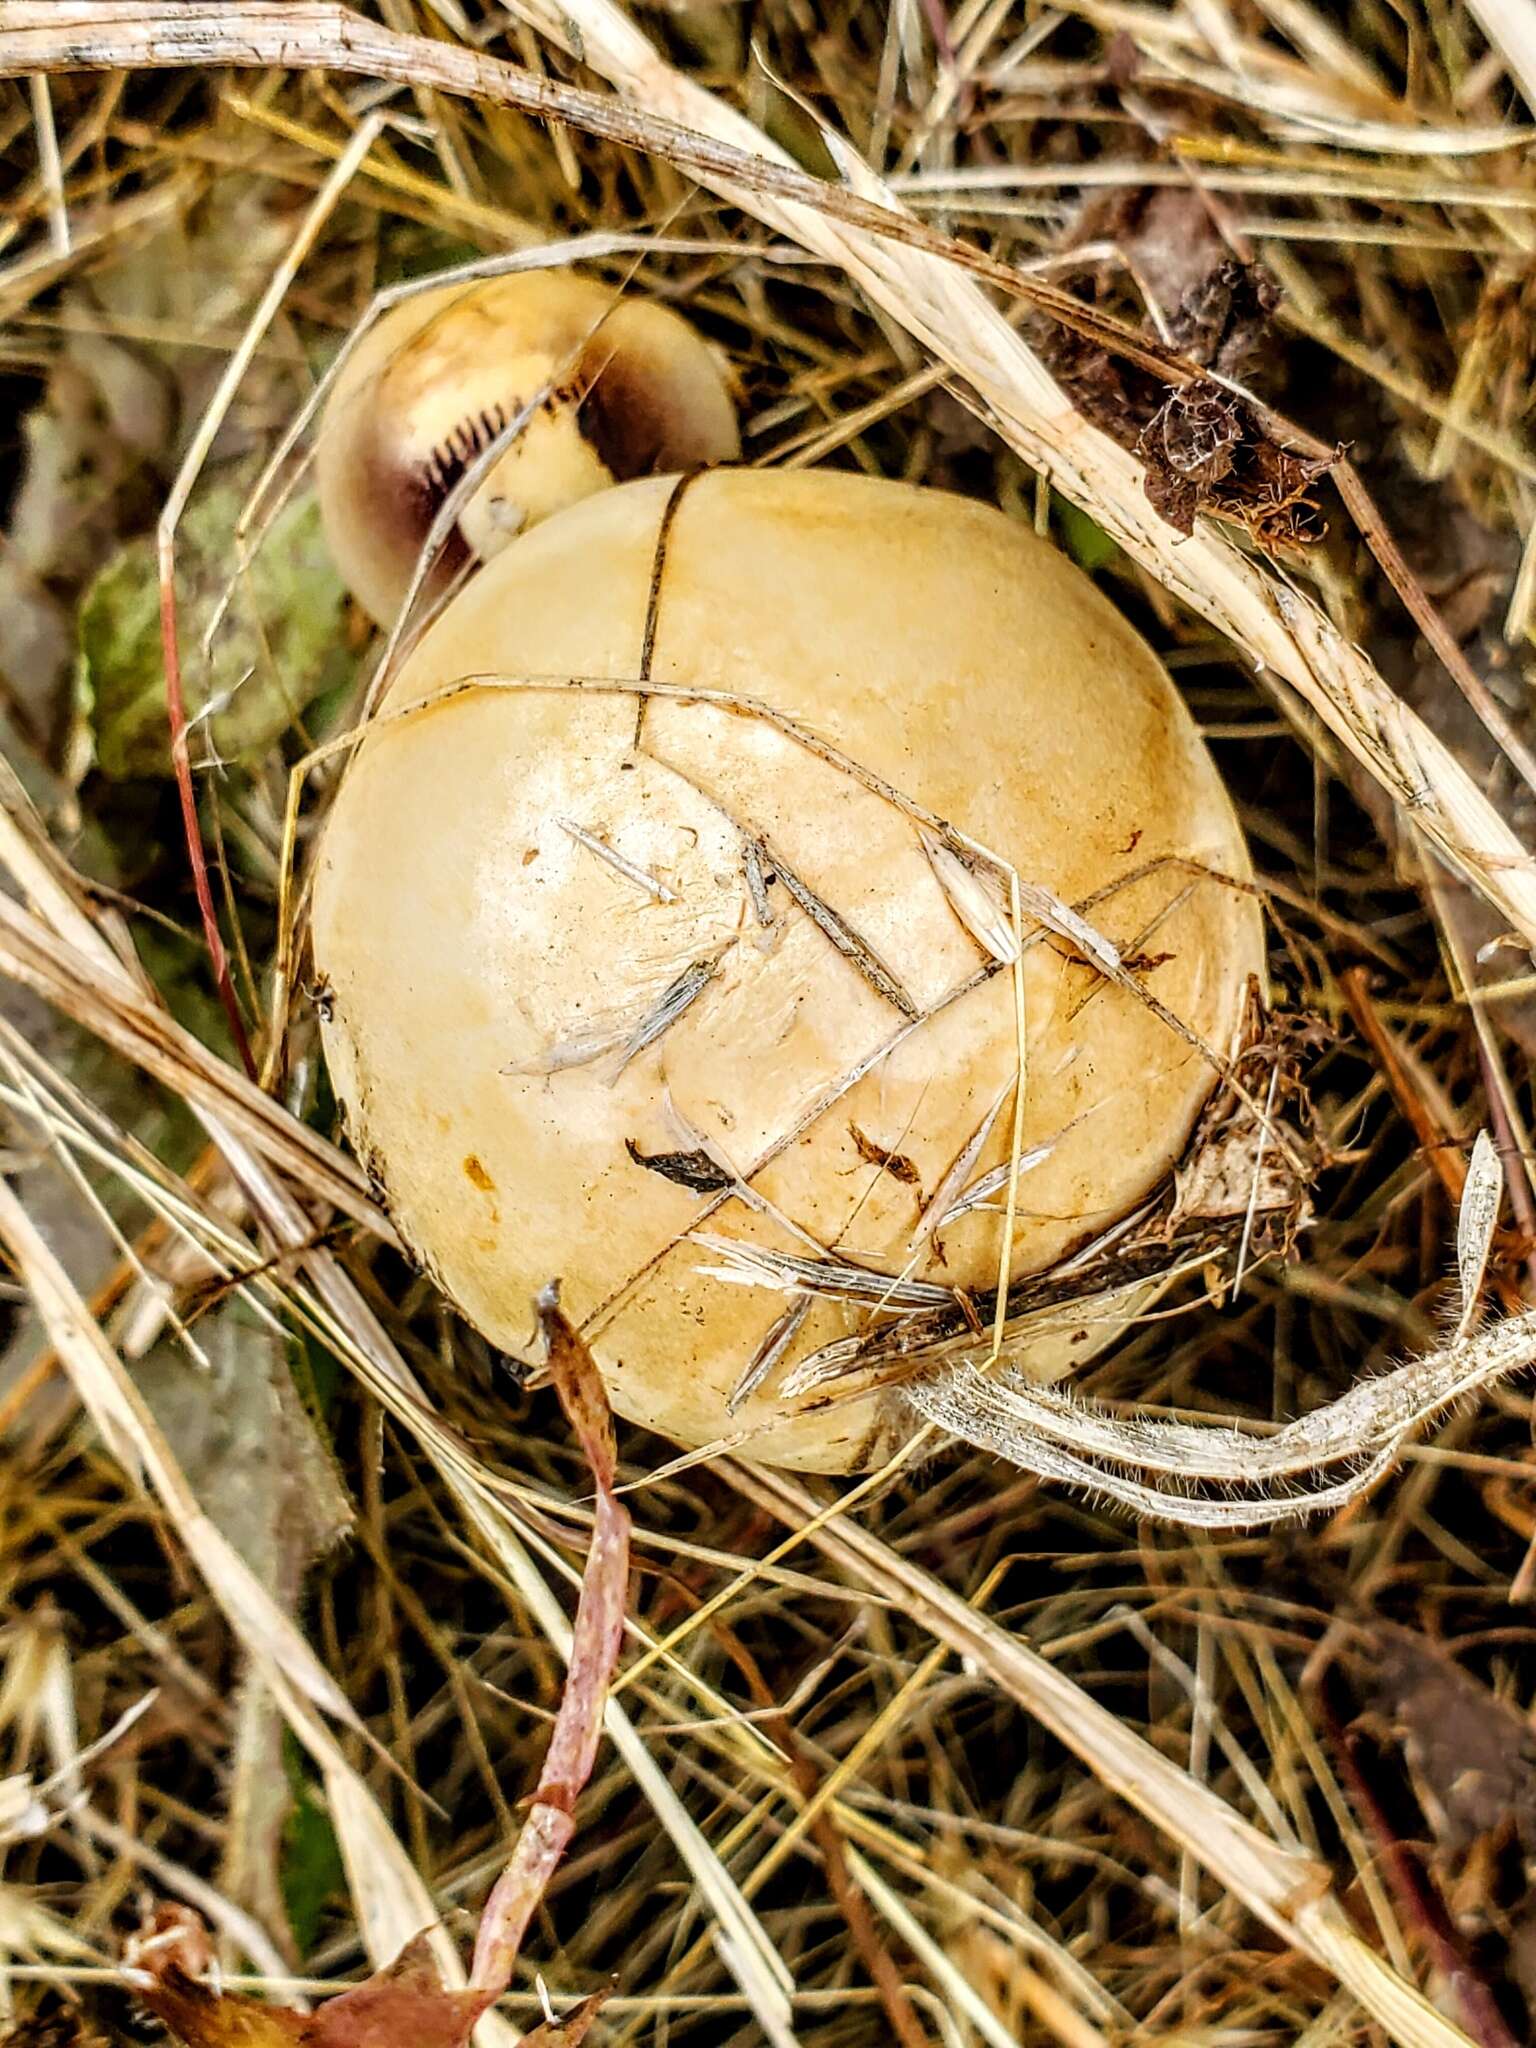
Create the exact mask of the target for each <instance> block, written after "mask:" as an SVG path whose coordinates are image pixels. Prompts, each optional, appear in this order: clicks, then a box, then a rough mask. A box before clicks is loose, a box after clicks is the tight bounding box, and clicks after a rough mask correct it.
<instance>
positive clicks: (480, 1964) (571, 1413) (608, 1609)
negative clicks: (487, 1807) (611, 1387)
mask: <svg viewBox="0 0 1536 2048" xmlns="http://www.w3.org/2000/svg"><path fill="white" fill-rule="evenodd" d="M538 1313H539V1327H540V1330H541V1331H542V1333H543V1337H544V1346H545V1351H546V1353H547V1355H548V1359H549V1370H550V1377H551V1379H552V1380H553V1381H554V1384H555V1391H556V1393H557V1394H558V1395H559V1396H560V1405H561V1407H562V1408H563V1409H564V1410H565V1412H566V1415H567V1417H568V1418H569V1420H570V1423H571V1427H572V1428H573V1429H574V1430H575V1432H576V1436H577V1439H578V1441H579V1442H580V1444H581V1448H582V1452H583V1454H584V1455H585V1457H586V1460H587V1463H588V1465H589V1466H590V1467H591V1469H592V1476H593V1478H594V1479H595V1480H596V1482H597V1510H596V1515H595V1517H594V1521H593V1526H592V1544H591V1548H590V1549H589V1550H588V1552H587V1563H586V1569H585V1571H584V1572H583V1573H582V1580H581V1598H580V1599H579V1600H578V1602H577V1603H576V1621H575V1626H574V1628H573V1631H572V1637H571V1658H570V1668H569V1670H568V1671H567V1672H566V1678H565V1687H564V1690H563V1691H562V1693H561V1695H560V1710H559V1712H558V1713H557V1714H556V1716H555V1731H554V1734H553V1735H552V1736H551V1737H550V1741H549V1748H548V1750H547V1751H546V1752H545V1757H544V1768H543V1769H542V1770H541V1771H540V1773H539V1783H538V1788H537V1790H536V1791H535V1793H534V1795H533V1799H532V1801H531V1803H530V1807H529V1812H528V1818H527V1820H526V1821H525V1822H524V1823H523V1831H522V1833H521V1834H520V1835H519V1836H518V1838H517V1843H516V1846H515V1847H514V1849H513V1851H512V1854H511V1856H510V1858H509V1859H508V1862H507V1867H506V1869H505V1870H503V1872H502V1873H501V1876H500V1877H499V1878H497V1880H496V1883H495V1884H494V1886H493V1887H492V1889H491V1895H490V1897H489V1898H488V1899H487V1900H486V1903H485V1911H484V1912H483V1913H482V1914H481V1916H480V1931H479V1934H478V1935H477V1936H476V1938H475V1955H474V1962H473V1964H472V1965H471V1968H470V1977H469V1981H470V1984H471V1986H472V1987H473V1988H474V1989H475V1990H477V1991H480V1992H483V1993H485V1994H486V1995H487V1997H493V1998H494V1997H500V1995H501V1993H502V1992H503V1991H505V1990H506V1988H507V1985H508V1984H509V1983H510V1982H511V1978H512V1968H513V1965H514V1964H515V1963H516V1961H517V1953H518V1950H519V1949H520V1948H521V1946H522V1941H523V1936H524V1935H525V1934H526V1933H527V1931H528V1923H529V1921H530V1920H531V1919H532V1918H533V1915H534V1912H535V1910H536V1908H537V1906H538V1904H539V1901H540V1900H541V1899H542V1898H543V1896H544V1892H545V1888H546V1887H547V1885H548V1883H549V1880H550V1878H551V1877H552V1876H553V1874H554V1871H555V1868H556V1866H557V1865H558V1863H559V1861H560V1859H561V1857H562V1856H563V1855H564V1854H565V1850H566V1845H567V1844H568V1843H569V1841H570V1839H571V1836H572V1835H573V1834H574V1832H575V1829H576V1813H575V1809H576V1797H577V1794H578V1793H579V1792H580V1791H581V1788H582V1787H583V1785H585V1784H586V1782H587V1780H588V1778H589V1777H590V1776H591V1775H592V1766H593V1764H594V1763H595V1762H596V1760H597V1747H598V1743H599V1742H600V1741H601V1739H602V1733H603V1708H604V1705H605V1703H606V1701H607V1698H608V1687H609V1684H610V1682H611V1680H612V1678H613V1674H614V1671H615V1669H616V1668H617V1665H618V1661H619V1651H620V1648H621V1646H622V1644H623V1640H624V1602H625V1595H626V1592H627V1588H628V1583H629V1526H630V1525H629V1512H628V1510H627V1509H626V1508H625V1507H624V1506H623V1505H622V1504H621V1502H620V1501H619V1499H618V1497H617V1495H616V1494H615V1492H614V1482H615V1478H616V1476H617V1458H616V1455H615V1450H614V1441H613V1417H612V1415H611V1414H610V1413H609V1409H608V1397H607V1394H606V1393H605V1392H604V1389H603V1383H602V1381H601V1379H600V1378H599V1377H598V1371H597V1367H596V1365H595V1364H594V1362H593V1359H592V1354H591V1352H590V1351H588V1349H587V1347H586V1345H585V1344H584V1343H583V1342H582V1340H581V1338H580V1336H579V1335H578V1334H577V1332H576V1330H575V1328H574V1327H573V1325H572V1324H570V1323H569V1322H567V1320H566V1318H565V1317H564V1315H562V1314H561V1311H560V1306H559V1294H558V1291H557V1289H556V1287H554V1286H553V1285H551V1286H549V1287H546V1288H545V1290H544V1292H543V1293H542V1294H541V1295H540V1296H539V1299H538Z"/></svg>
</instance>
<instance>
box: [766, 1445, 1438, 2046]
mask: <svg viewBox="0 0 1536 2048" xmlns="http://www.w3.org/2000/svg"><path fill="white" fill-rule="evenodd" d="M727 1462H728V1463H729V1469H730V1472H731V1476H732V1478H733V1480H734V1482H735V1484H736V1485H737V1486H738V1487H739V1488H740V1489H741V1491H742V1492H743V1493H744V1494H746V1495H747V1497H748V1498H749V1499H752V1500H755V1501H757V1502H759V1503H760V1504H761V1505H762V1506H764V1507H766V1508H768V1509H769V1510H770V1511H771V1512H772V1513H773V1514H774V1515H776V1516H777V1517H778V1519H779V1520H780V1521H782V1522H783V1523H785V1524H786V1526H788V1527H789V1528H792V1529H803V1530H804V1531H805V1532H806V1536H807V1539H808V1540H809V1541H810V1542H812V1543H814V1544H815V1545H816V1547H817V1548H818V1549H819V1550H820V1551H822V1552H823V1554H824V1555H825V1556H827V1557H829V1558H831V1559H832V1560H833V1562H834V1563H836V1564H837V1565H838V1566H839V1567H840V1568H841V1569H842V1570H844V1571H846V1572H848V1573H849V1574H851V1575H852V1576H853V1577H854V1578H855V1579H856V1580H858V1581H859V1582H860V1583H862V1584H864V1585H866V1586H868V1587H869V1588H870V1590H871V1591H873V1592H877V1593H880V1594H882V1595H883V1596H884V1597H886V1598H887V1599H889V1600H891V1601H892V1602H893V1604H895V1605H896V1606H897V1607H898V1608H899V1609H900V1610H901V1611H902V1612H904V1613H906V1614H909V1615H911V1616H912V1617H913V1619H914V1620H916V1621H917V1622H918V1624H919V1625H920V1626H921V1627H923V1628H925V1629H926V1630H927V1631H928V1632H929V1634H930V1635H932V1636H933V1637H934V1638H935V1640H937V1641H939V1642H943V1643H947V1644H948V1645H949V1646H950V1648H951V1649H952V1650H954V1652H955V1653H956V1655H957V1656H960V1657H962V1658H965V1659H967V1660H969V1662H970V1664H971V1666H972V1667H973V1668H974V1669H976V1670H978V1671H980V1672H982V1673H984V1674H985V1675H986V1676H987V1677H989V1678H990V1679H991V1680H992V1682H993V1683H994V1684H995V1685H997V1686H998V1687H999V1688H1000V1689H1001V1690H1002V1691H1003V1692H1005V1693H1007V1694H1008V1695H1009V1697H1010V1698H1012V1699H1014V1700H1017V1701H1018V1703H1019V1705H1020V1706H1022V1707H1023V1708H1024V1709H1025V1711H1026V1712H1028V1713H1030V1714H1033V1715H1034V1716H1035V1718H1036V1719H1037V1720H1038V1721H1040V1722H1041V1723H1042V1724H1043V1725H1044V1726H1045V1727H1047V1728H1049V1729H1050V1730H1051V1732H1052V1734H1054V1735H1055V1736H1056V1738H1057V1740H1058V1741H1060V1742H1061V1743H1063V1744H1064V1745H1065V1747H1066V1748H1067V1749H1069V1750H1070V1751H1071V1752H1072V1753H1073V1755H1074V1756H1078V1757H1081V1759H1082V1760H1083V1762H1084V1763H1085V1764H1086V1765H1087V1766H1088V1768H1089V1769H1090V1770H1091V1771H1092V1772H1093V1773H1094V1775H1095V1776H1096V1777H1097V1778H1098V1779H1099V1780H1100V1781H1101V1782H1102V1783H1103V1784H1105V1785H1107V1786H1108V1787H1109V1788H1110V1790H1111V1791H1113V1792H1115V1793H1116V1794H1118V1796H1119V1797H1121V1798H1123V1799H1124V1800H1125V1801H1126V1802H1127V1804H1128V1805H1130V1806H1133V1807H1134V1808H1135V1809H1136V1811H1137V1812H1138V1813H1141V1814H1143V1815H1145V1817H1146V1818H1147V1819H1148V1820H1149V1821H1151V1822H1152V1824H1153V1826H1154V1827H1157V1828H1160V1829H1161V1830H1162V1831H1163V1833H1164V1834H1166V1835H1167V1836H1168V1837H1169V1838H1170V1839H1171V1840H1172V1841H1174V1842H1176V1843H1178V1844H1179V1845H1180V1846H1181V1847H1182V1848H1184V1849H1185V1850H1187V1851H1188V1853H1189V1854H1190V1855H1191V1856H1193V1857H1194V1858H1195V1860H1196V1861H1197V1862H1199V1863H1201V1864H1202V1865H1203V1866H1204V1867H1205V1868H1206V1869H1207V1870H1209V1871H1210V1872H1211V1873H1212V1875H1213V1876H1214V1877H1216V1878H1217V1879H1218V1880H1219V1881H1220V1882H1221V1883H1223V1884H1224V1885H1225V1886H1226V1887H1227V1889H1228V1890H1229V1891H1230V1892H1232V1893H1233V1895H1234V1896H1235V1897H1237V1898H1238V1899H1240V1900H1241V1901H1242V1902H1243V1903H1244V1905H1246V1906H1247V1907H1248V1909H1249V1911H1250V1912H1252V1913H1253V1914H1254V1915H1255V1916H1256V1917H1257V1918H1258V1919H1260V1920H1261V1921H1263V1923H1264V1925H1265V1926H1266V1927H1268V1928H1270V1929H1271V1930H1272V1931H1273V1932H1274V1933H1275V1934H1277V1935H1278V1936H1279V1937H1280V1939H1281V1940H1282V1941H1285V1942H1287V1943H1288V1944H1290V1945H1291V1946H1292V1947H1294V1948H1297V1949H1299V1950H1301V1952H1302V1953H1303V1954H1305V1955H1308V1956H1310V1957H1311V1958H1312V1959H1313V1960H1314V1961H1315V1962H1318V1963H1321V1964H1322V1966H1323V1967H1324V1968H1325V1969H1328V1970H1331V1971H1332V1972H1333V1974H1334V1975H1335V1976H1336V1977H1338V1978H1339V1980H1340V1981H1341V1982H1343V1983H1345V1984H1347V1985H1348V1986H1349V1988H1350V1989H1351V1990H1352V1991H1353V1992H1354V1994H1355V1996H1356V1997H1357V1998H1358V1999H1359V2000H1360V2002H1361V2003H1362V2005H1364V2006H1365V2008H1366V2010H1367V2011H1368V2012H1369V2013H1370V2014H1371V2016H1372V2017H1373V2018H1374V2019H1375V2020H1376V2021H1377V2022H1378V2023H1379V2024H1380V2025H1381V2026H1382V2027H1384V2028H1385V2029H1386V2031H1387V2033H1388V2034H1389V2035H1390V2036H1391V2038H1392V2039H1393V2040H1394V2041H1396V2042H1397V2043H1398V2044H1399V2048H1469V2044H1468V2042H1467V2037H1466V2035H1465V2034H1463V2033H1462V2032H1461V2030H1460V2028H1458V2027H1455V2026H1453V2025H1452V2024H1451V2022H1450V2021H1449V2020H1447V2019H1445V2018H1444V2017H1443V2015H1442V2014H1440V2013H1438V2012H1437V2011H1436V2010H1435V2008H1434V2007H1433V2006H1432V2005H1431V2004H1430V2003H1429V2001H1428V2000H1427V1999H1425V1998H1424V1997H1422V1996H1421V1995H1420V1993H1419V1992H1417V1991H1416V1990H1415V1989H1414V1988H1413V1987H1412V1986H1411V1985H1409V1984H1406V1983H1404V1981H1403V1980H1402V1978H1400V1977H1399V1976H1397V1974H1396V1973H1395V1972H1394V1971H1393V1970H1392V1969H1391V1968H1390V1967H1389V1966H1388V1965H1387V1964H1386V1963H1384V1962H1383V1961H1382V1960H1381V1958H1380V1957H1379V1956H1377V1955H1376V1954H1375V1953H1374V1951H1373V1950H1371V1949H1370V1948H1369V1947H1367V1945H1366V1943H1365V1942H1364V1941H1363V1940H1362V1939H1361V1938H1360V1936H1359V1935H1358V1934H1356V1932H1355V1930H1354V1928H1353V1927H1352V1926H1351V1925H1350V1923H1349V1920H1348V1918H1347V1916H1346V1914H1345V1912H1344V1909H1343V1907H1342V1906H1341V1905H1340V1903H1339V1901H1338V1899H1337V1897H1336V1896H1335V1894H1334V1891H1333V1888H1332V1881H1331V1877H1330V1873H1329V1871H1328V1868H1327V1866H1326V1865H1325V1864H1324V1863H1322V1862H1320V1861H1319V1860H1318V1859H1317V1858H1316V1857H1313V1856H1311V1855H1309V1854H1307V1853H1306V1852H1305V1851H1303V1850H1299V1849H1292V1848H1287V1847H1285V1846H1284V1845H1282V1844H1281V1843H1279V1842H1275V1841H1273V1840H1271V1839H1270V1837H1269V1836H1267V1835H1265V1834H1263V1833H1262V1832H1261V1831H1260V1830H1259V1829H1258V1828H1256V1827H1255V1826H1254V1825H1253V1823H1252V1822H1251V1821H1248V1820H1245V1819H1244V1818H1243V1816H1242V1815H1241V1814H1240V1813H1238V1812H1237V1811H1236V1810H1235V1809H1234V1808H1232V1807H1231V1806H1229V1805H1228V1804H1227V1802H1226V1801H1225V1800H1224V1799H1222V1798H1221V1797H1220V1795H1219V1794H1217V1793H1215V1792H1213V1791H1212V1790H1211V1789H1210V1787H1209V1786H1207V1785H1205V1784H1203V1783H1201V1782H1200V1781H1199V1780H1198V1779H1195V1778H1192V1777H1191V1776H1190V1775H1189V1774H1188V1772H1186V1771H1183V1770H1181V1769H1180V1768H1179V1766H1178V1765H1177V1764H1174V1763H1171V1762H1170V1761H1169V1760H1168V1758H1167V1757H1165V1756H1164V1755H1163V1754H1162V1753H1161V1751H1160V1750H1158V1749H1156V1748H1154V1747H1153V1745H1152V1744H1151V1743H1150V1742H1147V1741H1146V1740H1145V1739H1144V1738H1143V1737H1142V1736H1139V1735H1137V1734H1135V1733H1133V1732H1132V1730H1130V1729H1129V1728H1127V1727H1126V1726H1125V1725H1124V1724H1123V1723H1122V1722H1121V1721H1120V1720H1119V1719H1118V1718H1117V1717H1116V1716H1115V1715H1114V1714H1112V1713H1110V1712H1109V1710H1108V1709H1107V1708H1106V1707H1101V1706H1100V1705H1099V1703H1098V1701H1097V1700H1095V1699H1094V1698H1093V1697H1092V1695H1091V1694H1089V1693H1086V1692H1084V1691H1083V1689H1082V1688H1081V1687H1080V1686H1078V1685H1076V1684H1074V1683H1073V1681H1072V1680H1071V1679H1070V1678H1069V1677H1068V1676H1067V1675H1066V1673H1065V1672H1063V1671H1058V1670H1057V1669H1056V1667H1055V1666H1054V1665H1052V1664H1049V1663H1047V1661H1046V1660H1045V1658H1043V1657H1041V1656H1040V1655H1039V1654H1038V1653H1037V1652H1036V1651H1034V1650H1032V1649H1030V1648H1029V1647H1028V1645H1027V1644H1025V1643H1022V1642H1020V1641H1018V1640H1017V1639H1016V1638H1015V1637H1013V1636H1011V1635H1009V1633H1008V1632H1007V1630H1006V1629H1004V1628H1002V1627H1001V1626H1000V1625H999V1624H998V1623H997V1622H995V1621H993V1620H992V1618H991V1617H990V1616H989V1615H987V1614H984V1613H982V1612H980V1611H978V1610H977V1609H976V1608H973V1607H971V1606H969V1605H968V1604H967V1603H966V1602H965V1601H964V1600H962V1599H961V1598H960V1596H959V1595H958V1594H957V1593H953V1592H951V1591H950V1589H949V1588H948V1587H947V1586H945V1585H944V1584H942V1583H941V1581H939V1580H938V1579H936V1578H934V1577H933V1576H932V1575H931V1574H930V1573H928V1572H926V1571H924V1570H923V1569H922V1567H921V1566H920V1565H916V1564H914V1563H913V1562H912V1561H911V1560H910V1559H909V1558H906V1557H903V1556H902V1555H901V1554H900V1553H899V1552H897V1551H894V1550H892V1549H890V1548H889V1547H888V1546H887V1545H886V1544H884V1543H882V1542H881V1540H880V1538H879V1537H878V1536H876V1535H874V1534H873V1533H872V1532H871V1531H869V1530H867V1529H863V1528H861V1527H860V1526H859V1525H858V1524H857V1523H855V1522H852V1521H850V1520H848V1519H847V1518H846V1517H845V1516H842V1515H839V1514H834V1513H829V1512H828V1511H827V1510H825V1509H823V1508H820V1507H818V1506H817V1504H816V1502H815V1501H813V1500H812V1498H811V1496H810V1495H809V1494H808V1493H807V1492H806V1490H805V1488H804V1487H803V1486H802V1485H801V1484H800V1483H799V1482H798V1481H796V1480H794V1479H792V1478H791V1477H790V1476H789V1475H788V1474H786V1473H781V1472H769V1471H766V1470H763V1469H759V1468H755V1467H748V1466H743V1465H739V1464H737V1463H735V1462H734V1461H727Z"/></svg>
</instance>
